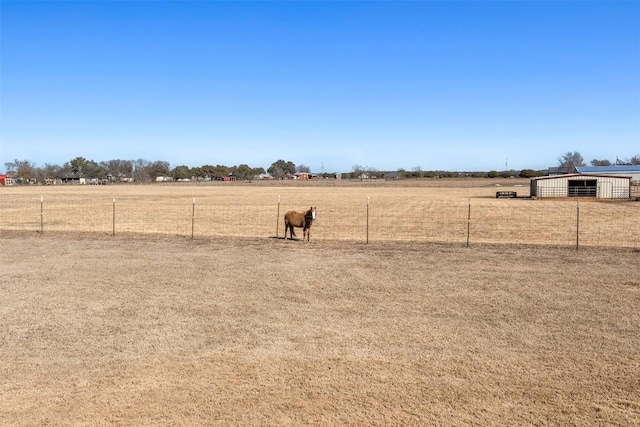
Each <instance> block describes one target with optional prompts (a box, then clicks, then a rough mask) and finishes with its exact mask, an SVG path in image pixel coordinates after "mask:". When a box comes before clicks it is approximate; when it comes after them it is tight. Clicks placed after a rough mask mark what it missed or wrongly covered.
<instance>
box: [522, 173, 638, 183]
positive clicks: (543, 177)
mask: <svg viewBox="0 0 640 427" xmlns="http://www.w3.org/2000/svg"><path fill="white" fill-rule="evenodd" d="M578 177H580V178H583V177H591V178H622V179H629V180H630V179H631V177H630V176H623V175H615V176H614V175H604V174H595V173H588V174H584V173H568V174H564V175H550V176H537V177H535V178H531V181H539V180H544V179H562V178H578Z"/></svg>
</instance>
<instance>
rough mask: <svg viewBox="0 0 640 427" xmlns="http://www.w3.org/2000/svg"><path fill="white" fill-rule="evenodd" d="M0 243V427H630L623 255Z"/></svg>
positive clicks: (630, 320)
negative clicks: (216, 426) (585, 426)
mask: <svg viewBox="0 0 640 427" xmlns="http://www.w3.org/2000/svg"><path fill="white" fill-rule="evenodd" d="M0 244H2V248H3V251H2V252H3V255H2V257H1V258H0V271H1V273H2V274H1V278H2V280H1V281H0V293H1V295H2V302H1V303H0V318H1V319H2V326H3V327H2V329H0V378H1V381H0V397H1V399H0V424H1V425H5V426H33V425H41V426H64V425H74V426H75V425H92V426H93V425H123V426H157V425H160V426H200V425H309V424H311V425H367V426H369V425H638V424H640V403H639V402H640V391H639V390H640V311H639V310H638V309H639V308H640V271H639V270H638V265H639V264H640V263H639V261H640V252H638V251H637V250H634V249H606V250H597V249H584V250H580V251H575V250H572V249H570V248H566V247H565V248H558V247H532V246H514V245H492V246H488V245H487V246H480V245H476V246H473V247H471V248H466V247H464V246H463V245H452V244H429V243H422V244H416V243H402V242H395V243H384V242H378V243H371V244H368V245H367V244H363V243H349V242H335V241H329V242H327V241H315V242H314V241H311V242H308V243H307V242H300V241H283V240H276V239H270V238H260V239H247V238H201V239H195V240H191V239H188V238H176V237H168V238H167V237H158V236H155V237H154V236H141V237H139V238H136V239H129V238H126V237H121V236H115V237H110V236H102V237H100V236H96V235H79V234H75V235H74V234H45V235H38V234H37V233H16V234H13V233H7V232H5V233H2V234H1V235H0Z"/></svg>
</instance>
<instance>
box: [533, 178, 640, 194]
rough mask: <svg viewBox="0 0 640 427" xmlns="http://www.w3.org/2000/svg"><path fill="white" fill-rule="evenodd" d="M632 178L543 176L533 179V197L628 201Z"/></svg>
mask: <svg viewBox="0 0 640 427" xmlns="http://www.w3.org/2000/svg"><path fill="white" fill-rule="evenodd" d="M630 186H631V177H629V176H610V175H587V174H580V173H572V174H567V175H553V176H543V177H539V178H533V179H531V189H530V193H529V194H530V195H531V197H536V198H539V199H542V198H548V197H593V198H597V199H628V198H629V188H630Z"/></svg>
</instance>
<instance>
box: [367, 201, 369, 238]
mask: <svg viewBox="0 0 640 427" xmlns="http://www.w3.org/2000/svg"><path fill="white" fill-rule="evenodd" d="M368 243H369V196H367V244H368Z"/></svg>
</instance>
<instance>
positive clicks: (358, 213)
mask: <svg viewBox="0 0 640 427" xmlns="http://www.w3.org/2000/svg"><path fill="white" fill-rule="evenodd" d="M528 185H529V181H528V180H517V179H502V180H497V179H496V180H488V179H460V180H455V179H442V180H434V179H431V180H420V181H417V180H400V181H391V182H389V181H386V182H385V181H379V182H375V181H372V182H340V181H335V180H333V181H314V182H306V183H305V182H293V181H289V182H287V181H281V182H252V183H207V184H200V185H198V184H195V183H175V184H164V183H163V184H156V185H107V186H79V185H76V186H47V187H42V186H31V187H13V188H2V187H0V232H2V231H3V230H5V231H7V230H8V231H26V232H36V231H37V232H44V233H47V232H86V233H96V234H101V235H114V234H128V235H131V236H135V235H141V234H144V235H148V234H157V235H165V236H182V237H185V236H186V237H191V236H193V237H194V238H196V237H274V236H275V235H276V234H277V235H279V236H280V237H282V236H283V235H284V224H283V222H282V218H283V216H284V213H285V212H286V211H287V210H291V209H295V210H305V209H308V208H309V207H310V206H316V207H317V214H318V217H317V220H316V222H314V226H313V228H312V236H313V238H314V239H316V240H330V241H354V242H366V241H378V242H386V241H404V242H423V243H424V242H430V243H458V244H466V242H467V241H469V242H470V243H471V244H475V243H509V244H542V245H559V246H574V247H575V246H576V244H578V245H580V246H590V247H627V248H637V247H640V203H639V202H632V201H627V202H596V201H593V200H591V201H590V200H576V199H573V200H570V199H565V200H551V199H545V200H531V199H529V198H527V196H528V195H529V187H528ZM496 190H510V191H517V192H518V195H520V196H524V197H522V198H518V199H496V198H495V193H496ZM278 200H280V203H278ZM41 201H42V202H41ZM367 201H368V204H367Z"/></svg>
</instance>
